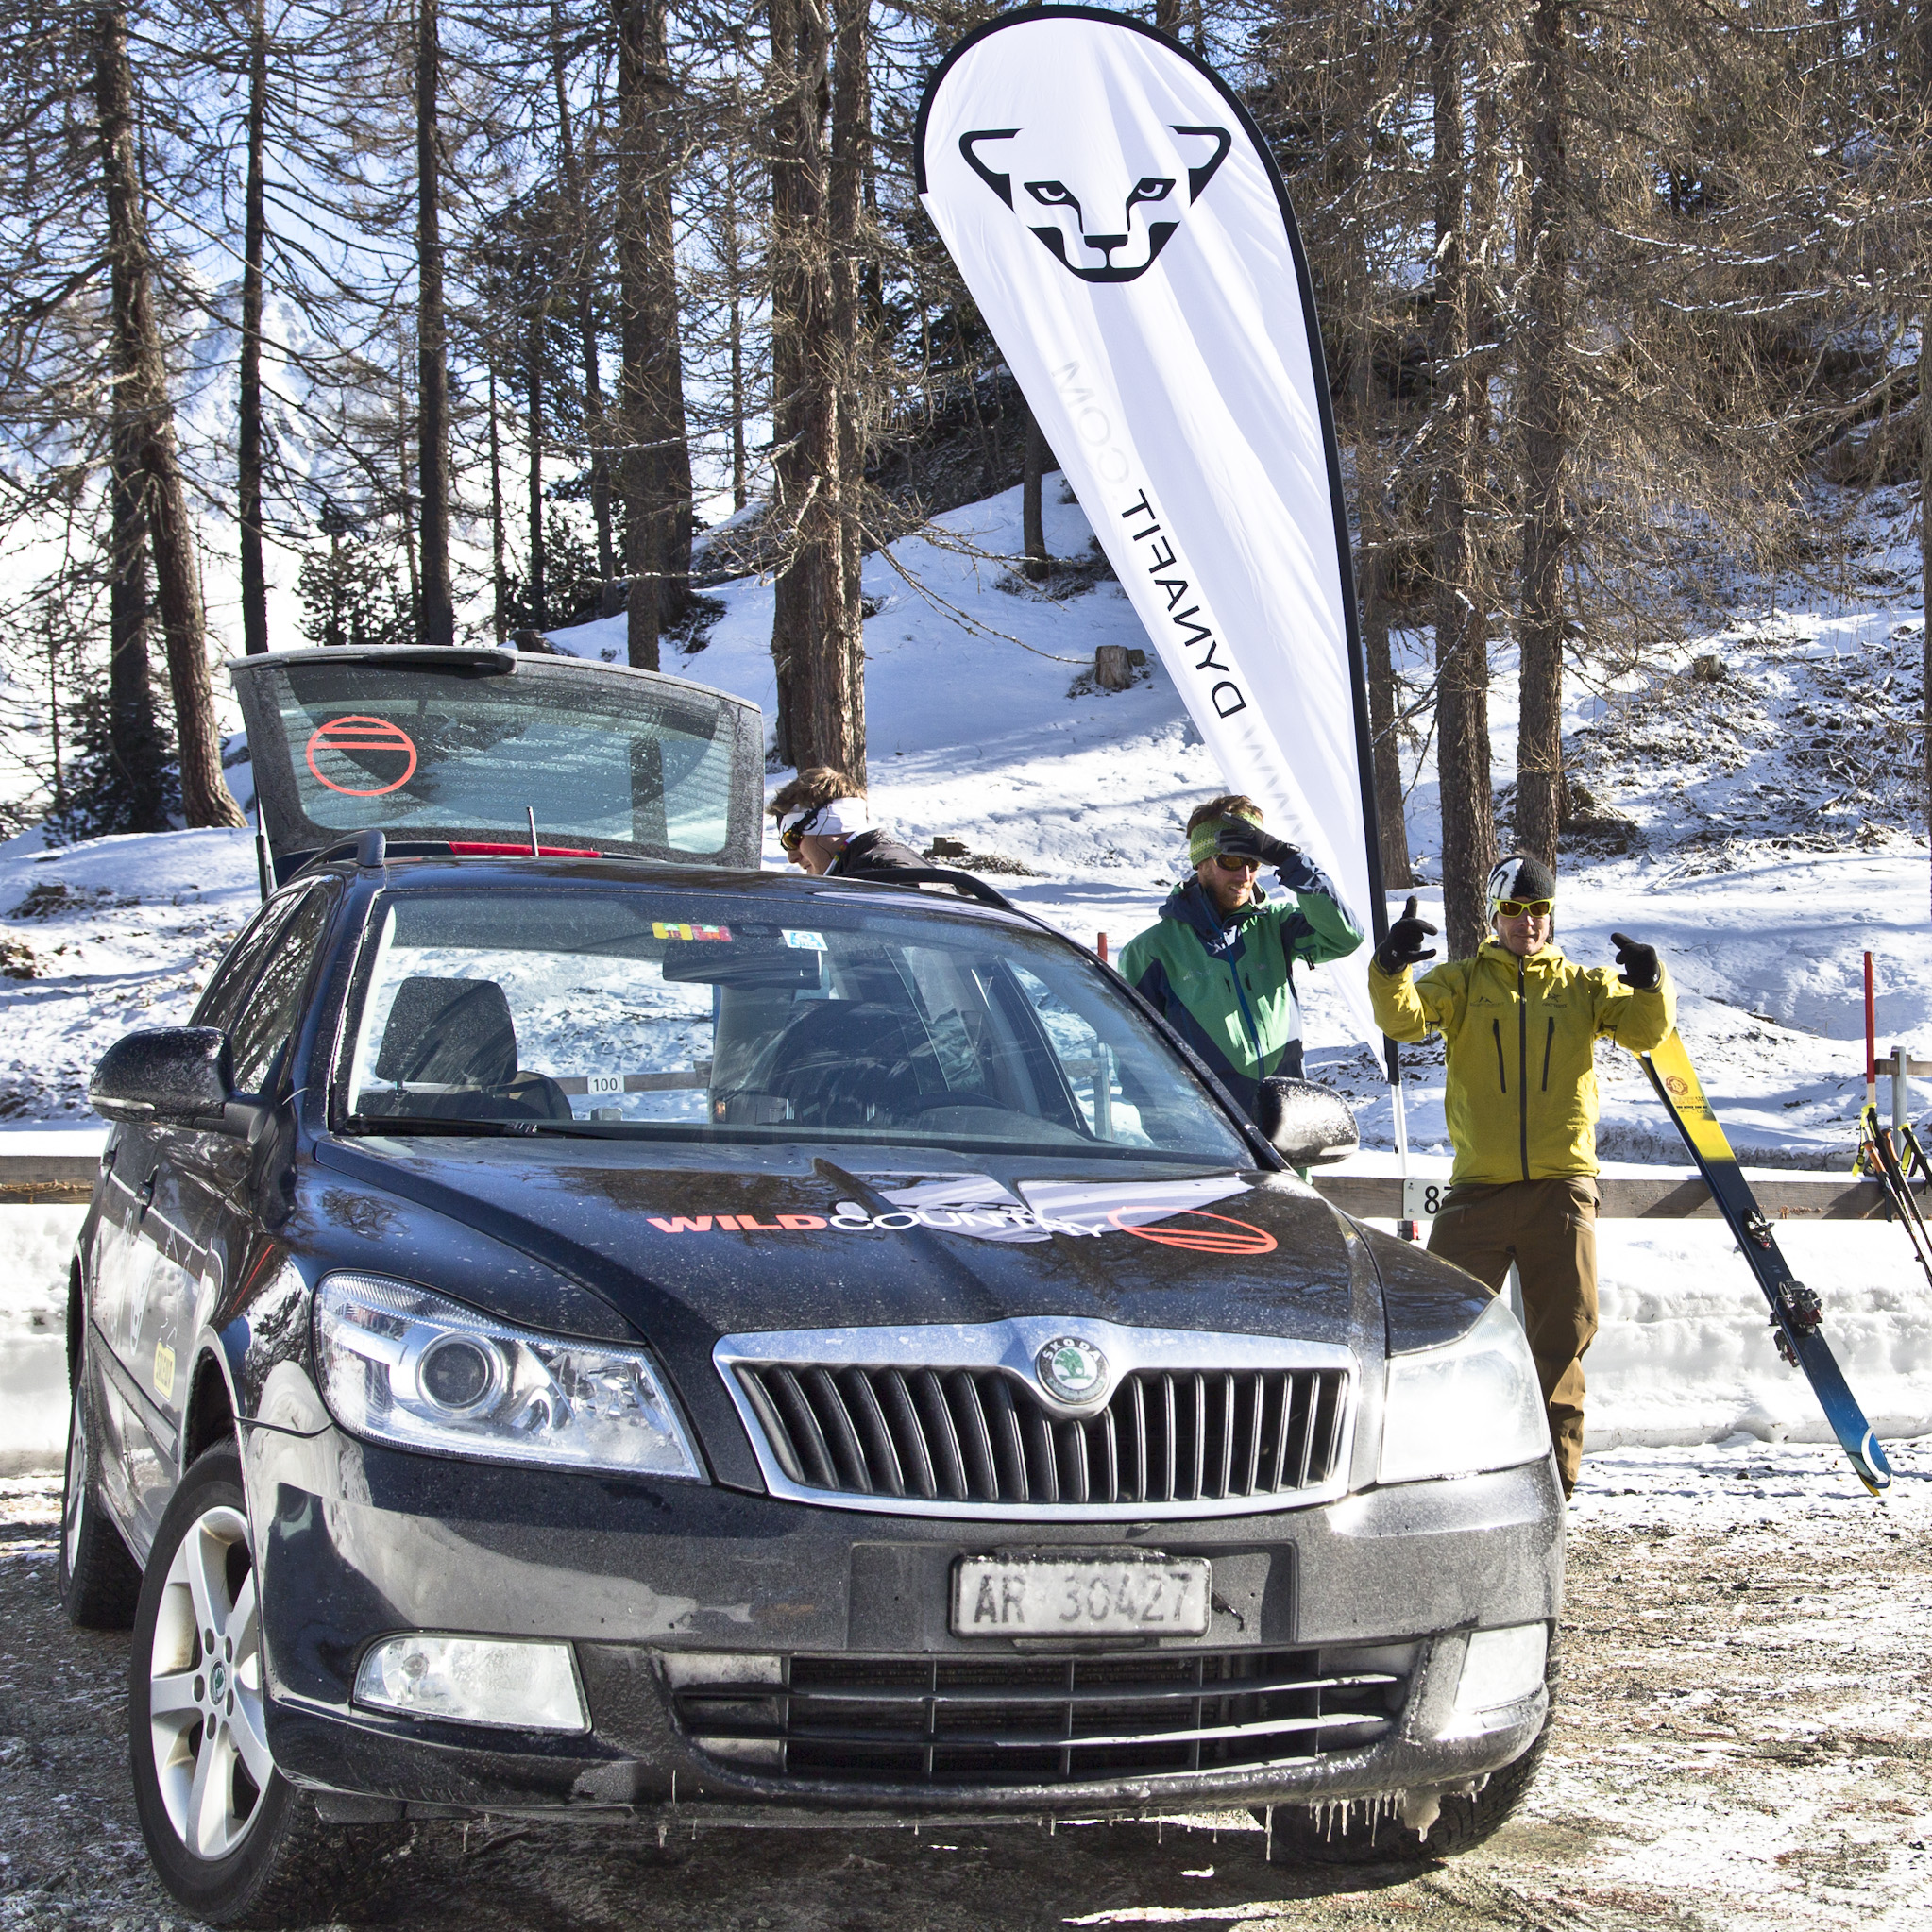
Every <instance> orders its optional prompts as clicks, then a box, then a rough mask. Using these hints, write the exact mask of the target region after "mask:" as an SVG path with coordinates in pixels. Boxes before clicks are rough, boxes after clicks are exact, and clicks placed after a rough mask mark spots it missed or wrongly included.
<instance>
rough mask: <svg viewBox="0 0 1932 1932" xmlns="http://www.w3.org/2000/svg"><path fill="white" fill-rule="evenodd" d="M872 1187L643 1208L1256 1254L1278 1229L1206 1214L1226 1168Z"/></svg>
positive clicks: (664, 1221)
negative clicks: (1012, 1185)
mask: <svg viewBox="0 0 1932 1932" xmlns="http://www.w3.org/2000/svg"><path fill="white" fill-rule="evenodd" d="M888 1178H889V1177H884V1176H882V1177H880V1179H881V1181H885V1180H886V1179H888ZM890 1182H891V1183H892V1184H891V1185H889V1186H888V1185H882V1186H880V1187H879V1189H878V1195H879V1197H880V1198H882V1199H884V1200H886V1201H888V1202H890V1208H889V1209H888V1211H887V1212H883V1213H874V1212H873V1211H872V1210H871V1209H869V1208H867V1207H866V1206H864V1205H863V1204H862V1203H861V1202H858V1201H839V1202H838V1203H837V1204H836V1205H833V1206H831V1207H830V1208H829V1209H828V1211H827V1212H824V1213H822V1214H812V1213H783V1214H772V1215H771V1216H770V1217H769V1218H768V1219H765V1220H760V1219H759V1218H758V1217H757V1216H756V1215H755V1214H742V1213H740V1214H715V1213H714V1214H664V1215H658V1214H652V1215H649V1216H647V1217H646V1218H647V1219H648V1220H649V1221H650V1224H651V1226H652V1227H653V1228H655V1229H657V1230H658V1232H659V1233H660V1234H712V1233H719V1234H811V1233H816V1232H818V1231H820V1230H821V1229H836V1230H837V1231H838V1232H839V1233H844V1234H866V1233H893V1232H903V1231H905V1230H906V1229H912V1228H927V1229H933V1230H934V1231H935V1232H937V1233H941V1234H963V1235H967V1236H970V1237H971V1238H972V1239H974V1240H975V1241H999V1242H1011V1241H1047V1240H1050V1239H1051V1238H1052V1237H1053V1236H1054V1235H1056V1234H1070V1235H1086V1236H1098V1235H1103V1234H1134V1235H1138V1236H1139V1237H1140V1238H1141V1239H1142V1240H1143V1241H1152V1242H1158V1243H1159V1244H1161V1246H1164V1247H1178V1248H1182V1249H1184V1250H1186V1251H1187V1252H1189V1253H1192V1254H1211V1255H1228V1256H1240V1255H1263V1254H1270V1253H1272V1252H1273V1251H1274V1248H1275V1246H1276V1244H1275V1237H1274V1236H1273V1235H1272V1234H1270V1233H1269V1232H1268V1231H1267V1230H1266V1229H1264V1228H1257V1227H1255V1226H1254V1224H1253V1223H1252V1222H1248V1221H1238V1220H1236V1219H1234V1218H1233V1217H1232V1216H1230V1215H1227V1214H1211V1213H1209V1212H1207V1211H1206V1206H1205V1204H1206V1203H1207V1202H1209V1201H1222V1200H1225V1199H1226V1198H1227V1197H1228V1196H1229V1195H1237V1194H1246V1192H1247V1191H1248V1190H1247V1186H1246V1183H1245V1182H1242V1181H1238V1180H1230V1179H1229V1178H1228V1177H1227V1176H1225V1175H1221V1176H1216V1177H1214V1178H1204V1179H1201V1180H1184V1181H1154V1182H1151V1183H1143V1184H1142V1185H1140V1186H1138V1187H1136V1186H1134V1185H1132V1184H1127V1185H1125V1186H1110V1185H1107V1184H1104V1183H1093V1182H1074V1181H1022V1182H1020V1183H1019V1185H1018V1188H1017V1189H1016V1191H1015V1192H1014V1193H1011V1194H1009V1193H1008V1191H1007V1190H1006V1189H1005V1188H1003V1187H1002V1186H1001V1185H1000V1184H999V1182H998V1181H996V1180H993V1179H991V1178H990V1177H989V1176H986V1175H980V1174H946V1175H934V1176H928V1177H925V1178H921V1179H917V1180H914V1181H912V1182H911V1183H910V1184H909V1185H908V1184H907V1177H906V1176H905V1175H903V1174H895V1175H892V1176H890Z"/></svg>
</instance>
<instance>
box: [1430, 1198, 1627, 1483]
mask: <svg viewBox="0 0 1932 1932" xmlns="http://www.w3.org/2000/svg"><path fill="white" fill-rule="evenodd" d="M1429 1251H1430V1253H1431V1254H1438V1255H1440V1256H1441V1257H1442V1258H1443V1260H1444V1261H1446V1262H1453V1263H1455V1264H1456V1265H1457V1266H1458V1267H1459V1268H1466V1269H1468V1271H1469V1272H1470V1274H1472V1275H1474V1276H1475V1277H1476V1278H1477V1279H1478V1280H1482V1281H1486V1282H1487V1283H1488V1284H1489V1285H1490V1287H1492V1288H1494V1289H1496V1290H1497V1291H1498V1292H1499V1293H1500V1292H1501V1289H1502V1286H1503V1283H1504V1282H1505V1281H1507V1280H1508V1279H1509V1264H1510V1263H1511V1262H1515V1263H1516V1264H1517V1275H1518V1276H1519V1277H1520V1279H1521V1280H1522V1284H1523V1327H1524V1329H1525V1330H1527V1331H1528V1334H1529V1338H1530V1353H1531V1354H1532V1355H1534V1357H1535V1358H1536V1374H1537V1377H1538V1379H1539V1380H1540V1381H1541V1382H1542V1384H1543V1403H1544V1407H1545V1409H1546V1410H1547V1411H1548V1413H1549V1416H1550V1440H1551V1443H1552V1444H1553V1445H1554V1446H1555V1449H1556V1472H1557V1474H1558V1475H1559V1476H1561V1477H1562V1478H1563V1493H1564V1495H1565V1496H1568V1495H1569V1493H1570V1492H1571V1491H1572V1490H1573V1489H1574V1488H1575V1487H1576V1479H1577V1471H1578V1469H1579V1468H1580V1467H1581V1466H1582V1465H1583V1459H1584V1350H1585V1349H1586V1348H1587V1347H1589V1346H1590V1343H1591V1341H1592V1340H1593V1339H1594V1337H1595V1335H1596V1332H1597V1184H1596V1182H1595V1181H1594V1180H1591V1179H1589V1178H1587V1177H1586V1176H1584V1175H1573V1176H1571V1177H1569V1178H1566V1179H1563V1180H1516V1181H1509V1182H1506V1183H1503V1184H1501V1185H1500V1186H1490V1185H1481V1186H1476V1185H1468V1184H1465V1185H1462V1186H1458V1187H1452V1188H1450V1189H1449V1194H1448V1196H1447V1197H1446V1198H1445V1199H1444V1201H1443V1205H1442V1212H1440V1213H1438V1214H1437V1215H1436V1217H1435V1225H1434V1226H1433V1227H1432V1229H1430V1233H1429Z"/></svg>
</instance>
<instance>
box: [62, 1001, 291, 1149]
mask: <svg viewBox="0 0 1932 1932" xmlns="http://www.w3.org/2000/svg"><path fill="white" fill-rule="evenodd" d="M87 1097H88V1103H89V1105H91V1106H92V1107H93V1110H94V1111H95V1112H96V1113H97V1114H99V1115H100V1116H101V1118H102V1119H103V1120H118V1121H128V1122H132V1123H135V1124H137V1125H146V1126H153V1127H198V1128H201V1129H202V1130H203V1131H204V1132H209V1133H217V1134H233V1135H236V1136H237V1137H238V1138H241V1139H245V1140H246V1139H248V1138H250V1137H252V1135H253V1132H254V1130H255V1128H256V1127H257V1126H258V1125H259V1123H260V1121H261V1119H262V1116H263V1112H264V1111H265V1110H264V1109H263V1106H262V1103H261V1102H259V1101H255V1100H245V1099H238V1098H237V1097H236V1095H235V1092H234V1061H233V1059H232V1058H231V1057H230V1055H229V1037H228V1035H227V1034H226V1033H224V1032H223V1031H222V1030H221V1029H220V1028H219V1027H218V1026H154V1027H146V1028H144V1029H143V1030H142V1031H141V1032H139V1033H124V1034H123V1035H122V1036H121V1038H120V1039H119V1040H117V1041H115V1042H114V1043H113V1045H111V1046H110V1047H109V1048H108V1050H107V1052H106V1053H104V1054H102V1055H101V1058H100V1064H99V1065H98V1066H96V1067H95V1068H94V1070H93V1079H92V1080H90V1081H89V1082H88V1088H87Z"/></svg>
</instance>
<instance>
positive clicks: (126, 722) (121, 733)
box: [108, 261, 168, 832]
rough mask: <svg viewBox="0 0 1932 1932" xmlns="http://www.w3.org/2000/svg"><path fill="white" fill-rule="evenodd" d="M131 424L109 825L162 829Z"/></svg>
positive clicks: (116, 598)
mask: <svg viewBox="0 0 1932 1932" xmlns="http://www.w3.org/2000/svg"><path fill="white" fill-rule="evenodd" d="M122 275H123V270H122V265H121V263H119V262H118V261H116V262H115V263H114V264H113V280H114V296H113V301H114V310H115V314H116V315H117V316H118V314H120V311H121V306H122V295H121V280H122ZM117 332H118V331H117ZM117 347H118V344H117ZM117 415H119V412H117ZM136 431H137V426H136V425H135V424H134V423H133V422H131V421H130V420H128V419H127V418H126V417H125V416H123V417H122V419H120V420H118V421H116V423H115V424H114V427H113V437H114V458H113V468H112V476H111V481H110V485H109V489H110V501H111V504H112V509H113V535H112V538H111V541H112V544H113V562H112V568H113V576H112V580H111V582H110V586H109V590H108V631H109V656H108V747H109V751H110V754H111V756H112V758H113V761H114V776H115V779H116V791H117V793H118V794H119V799H120V809H119V811H118V813H117V815H116V817H115V821H114V828H115V829H116V830H117V831H124V832H165V831H166V830H167V828H168V814H167V783H166V776H165V769H164V768H165V766H166V763H167V750H166V747H165V745H163V743H162V742H161V731H160V728H159V727H158V726H157V724H156V723H155V717H154V672H153V669H152V667H151V666H150V664H149V662H148V652H147V622H148V575H147V517H146V513H145V512H144V509H143V508H142V495H143V492H142V479H141V462H140V452H139V449H138V447H137V444H138V435H137V433H136Z"/></svg>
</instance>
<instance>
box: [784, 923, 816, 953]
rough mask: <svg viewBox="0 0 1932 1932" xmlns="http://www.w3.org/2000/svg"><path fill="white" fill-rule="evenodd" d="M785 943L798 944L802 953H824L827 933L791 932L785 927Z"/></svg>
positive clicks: (789, 944)
mask: <svg viewBox="0 0 1932 1932" xmlns="http://www.w3.org/2000/svg"><path fill="white" fill-rule="evenodd" d="M781 930H783V931H785V943H786V944H787V945H788V946H796V947H797V948H798V949H799V951H800V952H802V953H822V952H823V951H824V950H825V935H824V934H823V933H822V932H791V931H789V930H787V929H785V928H781Z"/></svg>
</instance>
